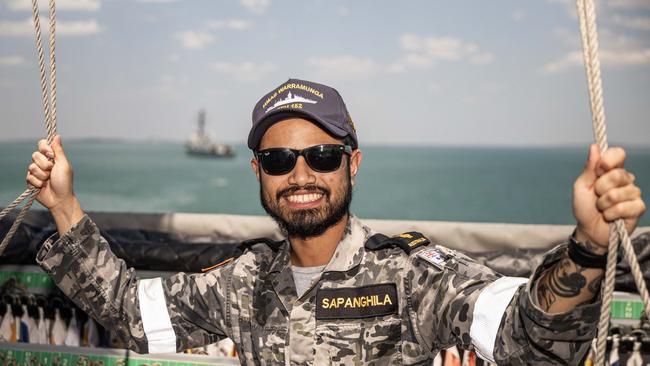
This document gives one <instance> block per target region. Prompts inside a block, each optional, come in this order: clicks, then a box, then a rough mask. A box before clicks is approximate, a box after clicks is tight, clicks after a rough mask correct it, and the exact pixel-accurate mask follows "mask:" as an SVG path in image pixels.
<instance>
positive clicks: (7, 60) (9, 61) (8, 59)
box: [0, 56, 25, 66]
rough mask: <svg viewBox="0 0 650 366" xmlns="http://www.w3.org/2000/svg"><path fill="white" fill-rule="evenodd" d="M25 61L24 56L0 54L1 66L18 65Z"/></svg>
mask: <svg viewBox="0 0 650 366" xmlns="http://www.w3.org/2000/svg"><path fill="white" fill-rule="evenodd" d="M24 63H25V59H24V58H22V56H0V66H18V65H22V64H24Z"/></svg>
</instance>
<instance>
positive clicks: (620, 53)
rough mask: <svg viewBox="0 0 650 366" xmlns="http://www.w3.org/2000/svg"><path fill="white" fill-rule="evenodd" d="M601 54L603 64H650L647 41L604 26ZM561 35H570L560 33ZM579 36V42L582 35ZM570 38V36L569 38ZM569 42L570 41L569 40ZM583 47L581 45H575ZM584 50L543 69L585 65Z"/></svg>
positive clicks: (570, 53) (619, 65)
mask: <svg viewBox="0 0 650 366" xmlns="http://www.w3.org/2000/svg"><path fill="white" fill-rule="evenodd" d="M598 33H599V35H598V36H599V37H598V38H599V45H600V50H599V56H600V63H601V64H602V65H603V66H611V67H626V66H643V65H650V46H648V44H647V42H645V41H641V40H638V39H635V38H631V37H626V36H623V35H622V34H619V33H616V32H613V31H612V30H611V29H609V28H606V27H603V28H602V29H600V30H599V32H598ZM558 35H559V36H560V37H570V36H569V35H568V34H564V33H559V34H558ZM575 37H577V38H578V44H579V39H580V36H579V35H576V36H575ZM569 40H570V38H569ZM567 43H568V42H567ZM575 47H581V46H580V45H576V46H573V47H572V48H573V49H574V50H575ZM583 64H584V62H583V59H582V51H570V52H568V53H566V54H565V55H564V56H562V57H560V58H559V59H557V60H554V61H551V62H548V63H546V64H545V65H544V66H543V67H542V70H543V71H544V72H547V73H554V72H560V71H564V70H566V69H568V68H572V67H578V66H579V67H583Z"/></svg>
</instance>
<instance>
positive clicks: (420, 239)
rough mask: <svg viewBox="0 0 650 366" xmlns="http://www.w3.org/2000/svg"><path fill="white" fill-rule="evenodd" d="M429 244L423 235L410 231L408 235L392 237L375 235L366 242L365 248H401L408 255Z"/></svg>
mask: <svg viewBox="0 0 650 366" xmlns="http://www.w3.org/2000/svg"><path fill="white" fill-rule="evenodd" d="M429 243H431V241H429V239H427V238H426V237H425V236H424V235H422V234H421V233H418V232H417V231H409V232H407V233H403V234H399V235H395V236H390V237H389V236H386V235H384V234H375V235H373V236H371V237H370V238H369V239H368V240H367V241H366V244H365V247H366V249H368V250H379V249H384V248H390V247H400V248H402V250H403V251H404V252H406V254H411V251H413V250H414V249H415V248H418V247H421V246H425V245H427V244H429Z"/></svg>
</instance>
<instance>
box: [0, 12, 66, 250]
mask: <svg viewBox="0 0 650 366" xmlns="http://www.w3.org/2000/svg"><path fill="white" fill-rule="evenodd" d="M37 1H38V0H32V13H33V15H34V27H35V29H36V50H37V51H38V68H39V71H40V74H41V92H42V95H43V111H44V113H45V128H46V129H47V143H48V144H51V143H52V140H53V139H54V136H55V135H56V58H55V54H56V38H55V34H56V7H55V0H50V8H49V16H50V85H49V86H50V87H49V95H48V87H47V86H48V85H47V80H46V75H45V57H44V56H43V45H42V43H41V22H40V18H39V15H38V3H37ZM38 192H40V189H39V188H36V187H29V188H27V189H26V190H25V192H23V193H22V194H21V195H20V196H18V198H16V199H15V200H14V201H13V202H12V203H11V204H9V205H8V206H7V207H5V208H4V209H3V210H2V211H1V212H0V220H2V219H3V218H4V217H5V216H7V214H9V212H11V211H12V210H13V209H14V208H16V207H17V206H18V205H19V204H20V203H21V202H22V201H24V200H25V199H27V203H26V204H25V205H24V206H23V207H22V208H21V209H20V213H19V214H18V216H17V217H16V220H15V221H14V223H13V224H12V225H11V228H10V229H9V232H7V235H6V236H5V238H4V239H3V240H2V243H0V255H2V253H3V252H4V250H5V248H6V247H7V245H8V244H9V242H10V241H11V238H12V237H13V236H14V234H15V233H16V230H17V229H18V226H19V225H20V223H21V222H22V221H23V218H24V217H25V214H26V213H27V211H28V210H29V208H30V207H32V203H34V199H35V198H36V196H37V195H38Z"/></svg>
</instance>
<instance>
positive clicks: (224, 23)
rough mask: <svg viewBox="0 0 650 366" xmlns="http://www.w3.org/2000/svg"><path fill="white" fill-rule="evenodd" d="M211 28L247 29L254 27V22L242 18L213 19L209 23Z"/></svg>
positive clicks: (208, 25)
mask: <svg viewBox="0 0 650 366" xmlns="http://www.w3.org/2000/svg"><path fill="white" fill-rule="evenodd" d="M207 27H208V28H209V29H215V30H218V29H234V30H247V29H251V28H252V27H253V23H251V22H249V21H247V20H242V19H221V20H211V21H209V22H208V23H207Z"/></svg>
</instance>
